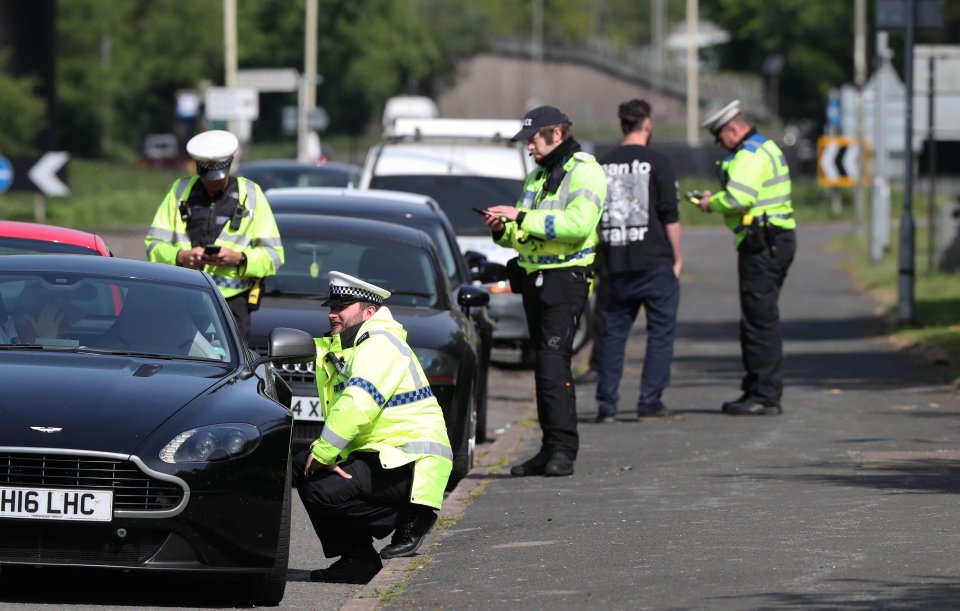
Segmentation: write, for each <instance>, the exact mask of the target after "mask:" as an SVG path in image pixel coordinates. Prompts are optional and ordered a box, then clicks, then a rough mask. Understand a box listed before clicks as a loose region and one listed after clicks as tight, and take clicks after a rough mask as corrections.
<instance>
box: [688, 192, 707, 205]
mask: <svg viewBox="0 0 960 611" xmlns="http://www.w3.org/2000/svg"><path fill="white" fill-rule="evenodd" d="M684 195H685V196H686V198H687V199H688V200H689V201H690V203H691V204H696V205H698V206H699V205H700V200H701V199H702V198H703V193H701V192H700V191H687V192H686V193H685V194H684Z"/></svg>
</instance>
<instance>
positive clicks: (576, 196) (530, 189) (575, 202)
mask: <svg viewBox="0 0 960 611" xmlns="http://www.w3.org/2000/svg"><path fill="white" fill-rule="evenodd" d="M563 168H564V170H566V175H565V176H564V177H563V180H562V181H561V183H560V187H559V188H558V189H557V190H556V192H554V193H545V192H544V191H543V186H544V183H545V182H546V181H547V177H548V175H549V172H548V170H546V169H545V168H537V169H536V170H534V171H533V172H531V173H530V174H529V175H528V176H527V179H526V181H525V182H524V185H523V199H521V200H518V201H517V204H516V206H517V208H520V209H521V210H523V213H524V215H523V219H522V222H521V223H507V224H506V227H505V229H504V232H503V234H502V235H501V236H499V238H497V239H496V243H497V244H499V245H501V246H505V247H508V248H515V249H516V250H517V252H518V253H519V263H520V267H522V268H523V269H525V270H526V271H527V273H531V272H534V271H537V270H541V269H552V268H557V267H573V266H576V265H580V266H585V265H590V264H592V263H593V260H594V258H595V257H596V249H597V243H598V241H599V239H598V237H597V223H598V222H599V221H600V215H601V214H602V212H603V203H604V201H605V200H606V198H607V177H606V175H605V174H604V172H603V168H602V167H601V166H600V164H599V163H597V160H596V158H594V156H593V155H590V154H589V153H584V152H577V153H574V154H573V155H571V156H570V159H568V160H567V161H566V163H564V165H563Z"/></svg>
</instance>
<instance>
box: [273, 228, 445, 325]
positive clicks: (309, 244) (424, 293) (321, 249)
mask: <svg viewBox="0 0 960 611" xmlns="http://www.w3.org/2000/svg"><path fill="white" fill-rule="evenodd" d="M280 229H281V234H283V236H284V237H283V249H284V255H285V261H284V263H283V265H282V266H281V267H280V270H279V271H278V272H277V275H276V276H272V277H268V278H267V279H266V280H265V288H266V293H267V295H272V296H278V295H287V296H302V297H314V298H326V296H327V294H328V292H329V284H328V280H327V274H328V273H329V272H331V271H338V272H343V273H345V274H349V275H351V276H354V277H356V278H360V279H361V280H365V281H366V282H370V283H372V284H375V285H377V286H379V287H381V288H385V289H387V290H388V291H390V292H391V293H392V296H391V297H390V298H389V299H388V300H387V302H386V305H388V306H390V305H404V306H422V307H428V308H435V309H439V308H443V307H446V306H445V302H444V301H443V300H442V299H441V298H440V292H439V291H440V290H441V287H439V286H438V283H437V269H436V267H435V264H434V260H433V258H432V257H430V254H429V251H428V250H425V249H423V248H420V247H418V246H416V245H412V244H408V243H406V242H392V241H391V242H385V241H383V240H382V239H377V236H357V235H334V236H309V237H307V236H303V235H296V234H295V233H294V232H291V231H284V228H283V227H281V228H280ZM444 290H445V287H444Z"/></svg>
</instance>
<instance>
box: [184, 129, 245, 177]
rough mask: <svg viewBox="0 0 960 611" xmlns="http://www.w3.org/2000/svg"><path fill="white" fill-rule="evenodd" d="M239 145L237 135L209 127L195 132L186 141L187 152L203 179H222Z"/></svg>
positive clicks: (228, 169) (227, 172)
mask: <svg viewBox="0 0 960 611" xmlns="http://www.w3.org/2000/svg"><path fill="white" fill-rule="evenodd" d="M239 147H240V141H239V140H237V137H236V136H234V135H233V134H231V133H230V132H228V131H224V130H222V129H211V130H209V131H205V132H202V133H199V134H197V135H196V136H194V137H193V138H190V141H189V142H187V154H188V155H190V156H191V157H193V160H194V162H195V163H196V164H197V174H199V175H200V178H202V179H203V180H209V181H213V182H215V181H218V180H223V179H224V178H226V177H227V174H229V173H230V165H231V164H232V163H233V156H234V155H235V154H236V152H237V149H238V148H239Z"/></svg>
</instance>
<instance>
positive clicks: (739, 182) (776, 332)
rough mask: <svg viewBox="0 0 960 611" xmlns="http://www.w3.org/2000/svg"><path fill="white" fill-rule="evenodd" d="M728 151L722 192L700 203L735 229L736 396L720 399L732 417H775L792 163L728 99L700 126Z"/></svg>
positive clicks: (791, 230) (790, 245)
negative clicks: (739, 364)
mask: <svg viewBox="0 0 960 611" xmlns="http://www.w3.org/2000/svg"><path fill="white" fill-rule="evenodd" d="M703 127H706V128H707V129H708V130H709V131H710V133H711V134H713V136H714V138H715V139H716V141H717V143H718V144H720V145H721V146H723V148H725V149H727V151H729V154H728V155H727V156H726V157H725V158H724V159H723V161H722V162H721V164H720V181H721V184H722V187H723V190H722V191H719V192H717V193H711V192H710V191H707V192H705V193H704V194H703V196H702V197H701V198H700V200H699V202H698V204H699V206H700V209H701V210H703V211H704V212H719V213H720V214H722V215H723V220H724V222H725V223H726V225H727V227H729V228H730V229H731V230H732V231H733V234H734V245H735V246H736V248H737V272H738V277H739V284H740V349H741V356H742V358H743V366H744V368H745V369H746V375H744V376H743V380H742V381H741V383H740V390H741V395H740V397H738V398H737V399H734V400H732V401H727V402H725V403H724V404H723V411H724V412H725V413H727V414H731V415H735V416H738V415H755V416H762V415H779V414H780V413H781V411H782V408H781V405H780V401H781V396H782V395H783V340H782V338H781V336H780V308H779V305H778V302H779V299H780V289H781V288H782V287H783V281H784V279H785V278H786V277H787V271H788V270H789V269H790V264H791V263H793V256H794V253H795V252H796V249H797V238H796V231H795V229H796V227H797V221H796V219H795V218H794V216H793V204H792V202H791V195H790V168H789V167H787V160H786V157H784V154H783V151H781V150H780V147H778V146H777V144H776V143H775V142H774V141H773V140H770V139H769V138H767V137H765V136H763V135H762V134H760V133H759V132H757V130H756V129H754V128H753V127H752V126H751V125H750V123H749V122H748V121H747V119H746V117H744V115H743V113H742V112H741V110H740V102H739V100H734V101H733V102H731V103H730V104H727V105H726V106H724V107H723V108H721V109H720V110H718V111H717V112H715V113H713V114H712V115H711V116H710V117H709V118H708V119H707V120H706V121H704V123H703Z"/></svg>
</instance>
